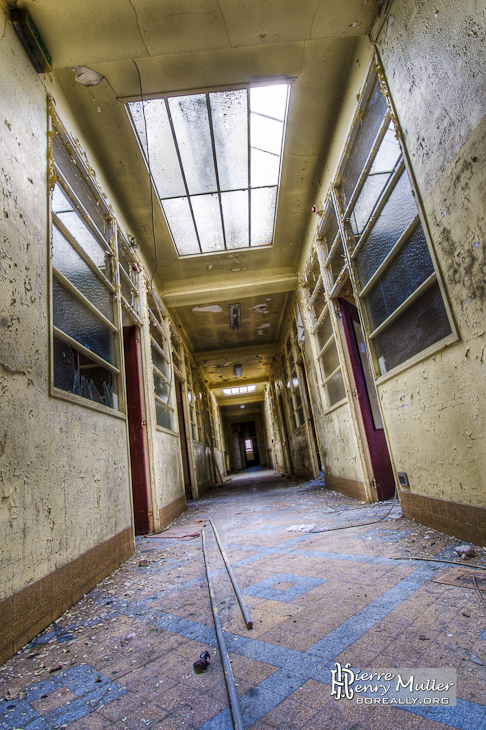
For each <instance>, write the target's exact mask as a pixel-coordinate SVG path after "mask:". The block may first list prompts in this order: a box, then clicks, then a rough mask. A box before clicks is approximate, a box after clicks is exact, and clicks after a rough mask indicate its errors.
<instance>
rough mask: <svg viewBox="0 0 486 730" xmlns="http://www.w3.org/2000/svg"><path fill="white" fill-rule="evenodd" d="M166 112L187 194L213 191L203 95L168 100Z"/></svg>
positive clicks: (213, 181)
mask: <svg viewBox="0 0 486 730" xmlns="http://www.w3.org/2000/svg"><path fill="white" fill-rule="evenodd" d="M169 109H170V113H171V116H172V122H173V124H174V132H175V136H176V139H177V144H178V146H179V152H180V155H181V160H182V167H183V169H184V174H185V176H186V182H187V187H188V189H189V194H190V195H196V194H198V193H209V192H214V191H215V190H217V187H216V173H215V170H214V159H213V147H212V143H211V132H210V129H209V115H208V108H207V104H206V95H205V94H193V95H191V96H177V97H172V98H171V99H169Z"/></svg>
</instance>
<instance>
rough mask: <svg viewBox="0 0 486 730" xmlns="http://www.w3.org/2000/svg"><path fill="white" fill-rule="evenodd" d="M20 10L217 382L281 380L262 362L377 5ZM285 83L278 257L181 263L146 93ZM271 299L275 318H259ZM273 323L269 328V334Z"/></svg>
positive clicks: (277, 2)
mask: <svg viewBox="0 0 486 730" xmlns="http://www.w3.org/2000/svg"><path fill="white" fill-rule="evenodd" d="M19 5H20V6H23V7H26V8H28V10H29V12H30V13H31V15H32V17H33V19H34V22H35V24H36V25H37V27H38V29H39V32H40V34H41V36H42V38H43V40H44V42H45V44H46V46H47V48H48V50H49V53H50V55H51V57H52V59H53V66H54V72H55V78H56V79H57V81H58V82H59V83H60V84H61V86H62V88H63V90H64V93H65V94H66V96H67V98H68V101H69V103H70V105H71V108H72V111H73V114H74V115H75V116H76V118H77V121H78V123H79V125H80V127H81V128H82V129H83V130H84V133H85V136H86V137H87V138H89V139H90V143H91V147H92V150H93V153H94V154H95V155H96V157H97V160H98V164H99V165H100V166H101V167H102V169H103V176H104V178H105V179H107V180H108V182H109V185H110V187H111V191H112V194H114V196H115V198H116V200H117V205H118V209H119V210H122V211H123V212H124V215H125V218H126V220H127V222H128V225H129V226H130V231H129V232H130V233H131V234H133V235H134V236H135V237H136V238H137V240H138V241H139V244H140V247H141V249H142V250H143V252H144V256H145V258H146V260H147V262H148V265H149V266H150V267H151V271H150V273H151V274H152V273H154V272H155V276H154V280H155V282H156V284H157V287H158V289H159V291H160V293H161V295H163V298H164V301H165V303H166V305H167V306H168V308H169V310H170V311H171V313H172V314H173V315H174V317H175V319H176V321H178V322H179V323H180V324H181V325H182V327H183V329H184V331H185V334H186V336H187V340H188V341H189V343H190V345H191V348H192V351H193V353H195V354H196V356H197V360H198V361H199V362H200V363H201V364H202V366H203V368H204V372H205V374H206V376H207V379H208V382H210V383H211V384H213V385H216V384H217V383H221V382H222V381H226V380H229V379H230V378H231V377H232V376H231V373H230V372H229V371H228V368H229V367H230V366H225V365H224V363H225V362H228V361H229V360H232V361H234V362H236V361H237V362H242V361H243V362H244V358H247V360H246V362H247V368H246V373H245V368H244V371H243V372H244V378H245V379H246V376H250V375H251V374H252V373H253V374H254V375H255V377H258V374H260V376H261V375H262V370H264V371H265V373H268V362H269V361H270V359H271V355H268V354H267V355H265V356H264V357H263V358H262V359H260V360H255V357H256V354H258V351H259V349H260V348H262V352H264V351H265V348H268V347H269V346H272V345H273V346H274V345H275V343H276V342H277V341H278V338H279V335H280V330H281V326H282V317H283V315H284V313H285V308H286V307H287V306H288V303H289V299H290V295H289V292H291V291H292V290H293V289H295V288H296V284H297V266H298V261H299V257H300V254H301V251H302V246H303V243H304V241H305V238H306V232H307V229H308V227H309V224H310V216H311V206H312V205H313V203H314V202H315V196H316V194H317V191H318V188H319V175H320V172H321V170H322V167H323V164H324V161H325V159H326V154H327V150H328V148H329V146H330V143H331V140H332V137H333V132H334V125H335V121H336V119H337V117H338V112H339V109H340V106H341V104H342V101H343V98H344V93H345V88H346V81H347V79H348V76H349V74H350V71H351V64H352V59H353V53H354V50H355V46H356V43H357V39H358V38H359V37H360V36H363V35H365V34H366V33H367V32H369V30H370V28H371V26H372V24H373V21H374V19H375V16H376V13H377V10H378V0H340V1H339V2H335V0H300V1H299V2H296V1H295V0H246V1H245V2H241V0H103V2H99V0H70V2H69V3H67V2H65V0H42V2H38V1H37V0H23V1H21V2H20V3H19ZM79 65H83V66H87V67H89V68H91V69H94V70H95V71H97V72H99V73H100V74H102V75H103V77H104V78H103V80H102V81H101V82H100V83H99V84H98V85H97V86H92V87H85V86H82V85H81V84H79V83H77V82H76V81H75V77H74V73H73V70H72V67H73V66H79ZM279 79H284V80H289V81H290V82H291V92H290V104H289V117H288V125H287V132H286V141H285V147H284V157H283V165H282V172H281V188H280V195H279V201H278V209H277V220H276V226H275V236H274V243H273V245H272V246H271V247H264V248H260V249H256V250H251V249H250V250H241V251H236V252H235V251H232V252H224V253H214V254H205V255H203V256H186V257H184V258H180V257H179V256H178V255H177V253H176V250H175V248H174V245H173V243H172V240H171V238H170V235H169V232H168V229H167V226H166V224H165V221H164V218H163V215H162V213H161V210H160V208H159V205H158V203H157V201H156V202H155V206H154V215H153V227H154V232H155V241H154V236H153V233H152V209H151V196H150V187H149V178H148V173H147V169H146V166H145V163H144V161H143V158H142V155H141V152H140V150H139V147H138V144H137V141H136V139H135V136H134V134H133V132H132V129H131V126H130V122H129V119H128V115H127V113H126V110H125V103H126V101H127V100H129V99H139V98H140V93H141V87H142V91H143V95H144V97H150V96H157V94H161V93H171V92H181V91H184V92H189V91H201V90H210V89H219V88H221V87H229V88H231V87H232V86H236V85H244V84H250V83H252V82H262V81H276V80H279ZM267 298H268V299H269V301H268V304H269V305H271V306H270V307H269V312H268V313H267V314H264V315H262V314H260V313H258V312H257V311H255V310H254V309H253V307H254V306H255V305H257V304H261V303H263V302H266V301H267ZM233 303H239V304H240V305H241V319H242V325H241V327H240V329H239V330H231V329H230V325H229V313H228V306H229V304H233ZM205 304H220V306H221V308H222V312H221V313H219V314H217V313H208V312H205V313H203V312H193V311H192V310H193V308H194V307H198V306H204V305H205ZM266 323H268V324H270V327H266V328H263V329H261V328H259V326H260V325H262V324H266ZM259 329H260V331H262V332H263V334H258V332H259ZM216 351H218V352H216ZM220 351H224V352H223V357H222V358H221V357H219V355H220V354H221V352H220ZM228 353H230V354H231V353H232V354H233V355H234V357H229V356H228ZM201 355H202V357H201ZM252 362H254V364H253V365H252V364H251V363H252ZM233 377H234V373H233ZM240 382H241V381H240ZM247 382H249V381H247Z"/></svg>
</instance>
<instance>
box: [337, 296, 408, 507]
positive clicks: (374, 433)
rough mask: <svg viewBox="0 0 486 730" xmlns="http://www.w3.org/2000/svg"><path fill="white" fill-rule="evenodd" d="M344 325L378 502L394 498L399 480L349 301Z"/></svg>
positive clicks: (344, 307)
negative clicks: (394, 469)
mask: <svg viewBox="0 0 486 730" xmlns="http://www.w3.org/2000/svg"><path fill="white" fill-rule="evenodd" d="M339 306H340V308H341V312H342V323H343V329H344V334H345V337H346V343H347V345H348V351H349V354H350V358H351V365H352V369H353V375H354V381H355V383H356V391H357V398H358V402H359V406H360V410H361V415H362V418H363V424H364V430H365V434H366V439H367V441H368V450H369V453H370V459H371V466H372V469H373V478H374V479H375V482H376V491H377V493H378V499H380V500H383V499H390V497H393V495H394V494H395V478H394V475H393V469H392V465H391V461H390V454H389V452H388V446H387V443H386V439H385V431H384V429H383V423H382V420H381V414H380V409H379V407H378V399H377V397H376V392H375V387H374V382H373V376H372V374H371V371H370V367H369V364H368V359H367V355H366V342H365V338H364V333H363V329H362V327H361V323H360V321H359V316H358V310H357V309H356V307H355V306H354V305H353V304H351V303H350V302H348V301H346V300H345V299H339Z"/></svg>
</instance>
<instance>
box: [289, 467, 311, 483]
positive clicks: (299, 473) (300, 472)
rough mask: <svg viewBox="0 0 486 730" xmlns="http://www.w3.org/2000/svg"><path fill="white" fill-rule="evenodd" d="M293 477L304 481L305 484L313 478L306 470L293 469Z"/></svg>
mask: <svg viewBox="0 0 486 730" xmlns="http://www.w3.org/2000/svg"><path fill="white" fill-rule="evenodd" d="M294 477H297V479H304V480H305V481H306V482H307V481H309V480H311V479H314V478H315V477H314V472H312V471H310V470H307V469H294Z"/></svg>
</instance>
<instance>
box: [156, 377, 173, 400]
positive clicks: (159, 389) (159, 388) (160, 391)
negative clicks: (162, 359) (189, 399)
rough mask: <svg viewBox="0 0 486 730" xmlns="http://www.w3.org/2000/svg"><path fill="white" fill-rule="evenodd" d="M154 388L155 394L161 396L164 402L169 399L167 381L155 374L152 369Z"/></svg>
mask: <svg viewBox="0 0 486 730" xmlns="http://www.w3.org/2000/svg"><path fill="white" fill-rule="evenodd" d="M154 389H155V395H156V396H158V397H159V398H161V399H162V400H163V401H164V402H165V403H167V402H168V400H169V393H170V387H169V383H167V382H166V381H165V380H164V379H163V378H161V377H160V375H157V373H156V372H155V371H154Z"/></svg>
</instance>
